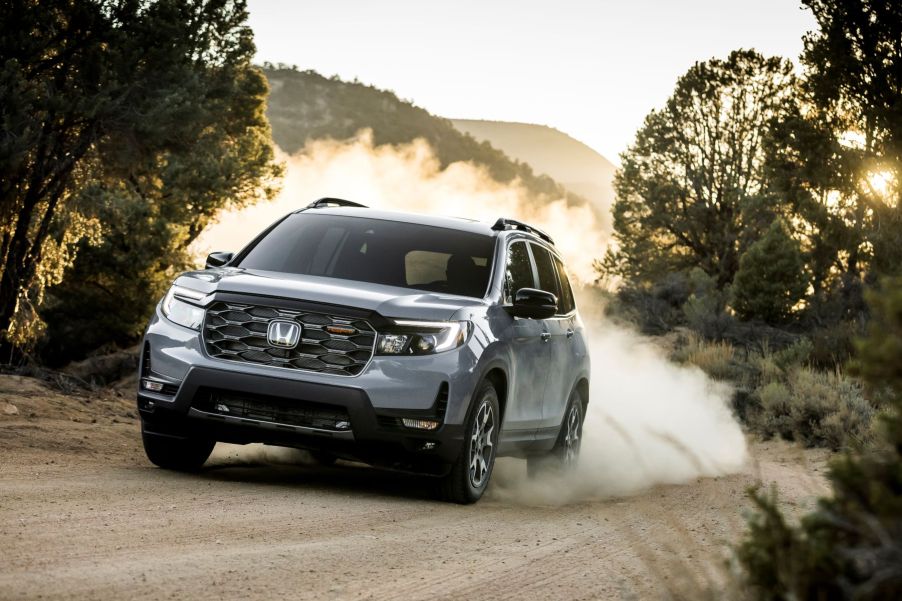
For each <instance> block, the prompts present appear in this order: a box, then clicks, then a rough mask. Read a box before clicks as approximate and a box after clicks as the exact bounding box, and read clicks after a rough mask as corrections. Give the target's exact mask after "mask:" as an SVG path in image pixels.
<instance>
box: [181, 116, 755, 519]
mask: <svg viewBox="0 0 902 601" xmlns="http://www.w3.org/2000/svg"><path fill="white" fill-rule="evenodd" d="M282 160H283V161H284V162H285V167H286V173H285V179H284V182H283V188H282V191H281V193H280V194H279V196H278V197H277V198H276V199H275V200H274V201H273V202H271V203H261V204H258V205H256V206H253V207H249V208H246V209H243V210H241V211H235V212H232V213H229V214H226V215H223V216H222V217H221V219H220V221H219V223H217V224H215V225H213V226H211V227H210V228H208V230H207V231H205V232H204V233H203V234H202V235H201V237H200V238H199V239H198V240H197V242H196V244H195V246H194V251H195V252H196V254H197V255H198V256H202V255H203V254H204V253H206V252H209V251H211V250H232V251H236V250H238V249H240V248H241V247H242V246H243V245H244V244H246V243H247V242H249V241H250V240H251V238H253V236H254V235H256V233H257V232H259V231H261V230H262V229H263V228H265V227H266V226H267V225H269V224H270V223H271V222H273V221H275V220H276V219H278V218H279V217H281V216H282V215H284V214H286V213H288V212H290V211H293V210H296V209H298V208H301V207H303V206H305V205H307V204H309V203H310V202H311V201H312V200H315V199H317V198H320V197H324V196H332V197H339V198H347V199H351V200H355V201H357V202H362V203H363V204H366V205H368V206H371V207H378V208H383V209H394V210H404V211H415V212H419V213H432V214H440V215H449V216H457V217H467V218H471V219H479V220H486V221H494V220H495V219H497V218H498V217H499V216H506V217H513V218H517V219H521V220H523V221H526V222H528V223H531V224H533V225H536V226H538V227H541V228H542V229H544V230H546V231H547V232H548V233H549V234H550V235H551V236H552V237H553V238H554V239H555V242H556V246H557V248H558V250H559V251H560V252H561V254H562V255H563V256H564V257H565V259H566V261H567V263H568V266H569V269H570V272H571V275H572V276H573V277H574V278H575V279H576V280H577V281H578V284H579V283H582V284H583V285H582V286H580V287H582V288H583V291H582V293H581V294H580V296H581V297H582V303H581V304H580V311H581V313H582V315H583V319H584V321H585V322H586V325H587V328H588V331H589V337H590V346H591V351H592V382H591V391H590V399H591V401H590V403H589V409H588V413H587V416H586V424H585V428H584V432H583V446H582V453H581V458H580V462H579V465H578V466H577V468H576V470H574V471H573V472H571V473H570V474H548V475H546V476H543V477H542V478H538V479H533V480H531V479H529V478H527V477H526V470H525V462H523V461H518V460H513V459H506V460H500V461H499V463H498V465H497V466H496V471H495V474H494V476H493V482H492V484H491V486H490V489H489V493H488V496H489V498H492V499H495V500H498V501H501V502H518V503H528V504H564V503H572V502H577V501H580V500H585V499H590V498H601V497H611V496H622V495H628V494H632V493H635V492H638V491H640V490H642V489H645V488H648V487H650V486H654V485H657V484H675V483H681V482H687V481H690V480H692V479H694V478H698V477H707V476H719V475H725V474H728V473H732V472H735V471H737V470H739V469H741V468H742V467H743V465H744V464H745V461H746V443H745V438H744V436H743V434H742V431H741V429H740V427H739V425H738V423H737V422H736V420H735V419H734V418H733V416H732V415H731V413H730V411H729V409H728V408H727V407H728V404H727V403H728V399H729V396H730V393H731V391H730V390H729V388H727V387H726V386H724V385H722V384H717V383H715V382H713V381H711V380H710V379H708V378H707V377H706V376H705V375H704V373H703V372H701V371H700V370H698V369H696V368H688V367H683V366H678V365H675V364H673V363H671V362H670V361H668V359H667V358H666V356H665V354H664V353H663V351H662V350H661V349H660V348H659V347H657V346H656V345H655V344H654V343H652V342H651V341H650V340H648V339H645V338H642V337H641V336H639V335H637V334H635V333H632V332H630V331H627V330H625V329H623V328H620V327H618V326H615V325H614V324H612V323H610V322H609V321H608V320H605V319H604V318H603V316H602V312H601V307H600V305H599V301H598V300H596V299H594V298H593V295H592V294H591V288H587V287H586V286H585V284H586V283H590V282H592V281H593V280H594V279H595V276H594V270H593V267H592V262H593V260H594V259H595V258H598V257H600V256H601V255H602V254H603V253H604V251H605V248H606V245H607V240H608V239H609V232H608V231H606V227H605V226H604V224H605V223H606V222H607V221H608V220H607V219H603V218H599V216H598V215H597V214H596V213H595V212H594V211H593V209H592V208H590V207H589V206H574V205H572V204H568V203H567V202H566V201H565V200H563V199H555V198H537V197H535V195H533V194H531V193H530V192H529V191H528V190H527V189H526V188H525V187H524V186H522V185H521V184H520V183H519V182H517V181H514V182H512V183H509V184H500V183H498V182H496V181H495V180H493V179H492V178H491V177H490V176H489V174H488V173H487V172H486V171H485V169H483V168H482V167H479V166H476V165H473V164H471V163H464V162H459V163H453V164H451V165H448V166H447V167H446V168H444V169H442V168H441V165H440V164H439V162H438V160H437V159H436V158H435V155H434V153H433V151H432V149H431V147H430V146H429V144H428V143H427V142H425V141H423V140H417V141H414V142H413V143H410V144H402V145H383V146H374V145H373V142H372V136H371V135H370V134H369V133H368V132H366V131H364V132H362V133H361V134H359V135H358V136H357V137H356V138H355V139H352V140H347V141H334V140H322V141H315V142H311V143H308V145H307V147H306V148H305V149H304V150H302V151H301V152H299V153H298V154H296V155H293V156H291V157H288V156H285V155H283V156H282ZM267 453H269V455H267ZM230 456H231V457H232V458H233V459H234V460H238V461H259V460H261V459H262V460H263V461H275V462H283V461H291V460H292V458H293V457H295V455H290V454H285V453H273V452H270V451H264V450H261V449H258V448H255V449H248V450H247V451H244V452H242V451H241V450H236V449H234V448H232V449H230V450H228V451H227V452H223V453H221V454H219V455H218V457H219V460H221V461H228V460H229V457H230Z"/></svg>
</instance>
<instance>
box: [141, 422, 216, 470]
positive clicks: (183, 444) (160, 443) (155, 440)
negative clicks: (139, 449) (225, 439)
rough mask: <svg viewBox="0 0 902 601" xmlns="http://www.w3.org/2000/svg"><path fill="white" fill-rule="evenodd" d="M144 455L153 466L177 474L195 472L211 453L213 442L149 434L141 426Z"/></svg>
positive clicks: (214, 442) (202, 439)
mask: <svg viewBox="0 0 902 601" xmlns="http://www.w3.org/2000/svg"><path fill="white" fill-rule="evenodd" d="M141 439H142V440H143V441H144V453H145V454H147V458H148V459H150V462H151V463H153V464H154V465H156V466H158V467H161V468H163V469H167V470H175V471H179V472H193V471H197V470H199V469H200V468H201V466H203V464H204V462H205V461H206V460H207V459H208V458H209V457H210V453H212V452H213V447H214V446H215V445H216V441H215V440H208V439H204V438H182V437H176V436H167V435H165V434H162V433H154V432H149V431H147V429H146V428H145V426H144V424H143V423H142V424H141Z"/></svg>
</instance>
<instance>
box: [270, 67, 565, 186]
mask: <svg viewBox="0 0 902 601" xmlns="http://www.w3.org/2000/svg"><path fill="white" fill-rule="evenodd" d="M264 73H265V74H266V77H267V79H268V80H269V84H270V88H271V90H270V95H269V104H268V108H267V117H269V121H270V123H271V125H272V133H273V139H274V140H275V142H276V144H278V146H279V147H280V148H281V149H282V150H284V151H286V152H289V153H294V152H297V151H298V150H300V149H301V148H303V147H304V144H305V143H306V141H307V140H315V139H320V138H334V139H339V140H342V139H346V138H351V137H353V136H354V135H355V134H356V133H357V132H358V131H360V130H361V129H365V128H369V129H372V131H373V142H374V143H375V144H376V145H379V144H401V143H407V142H410V141H412V140H414V139H416V138H425V139H426V140H427V141H429V143H430V144H431V145H432V147H433V148H434V149H435V152H436V155H437V157H438V159H439V161H441V163H442V166H446V165H448V164H450V163H454V162H457V161H472V162H474V163H479V164H482V165H484V166H485V167H486V168H487V169H488V171H489V173H490V174H491V175H492V177H493V178H494V179H495V180H497V181H499V182H502V183H506V182H509V181H511V180H513V179H515V178H520V180H521V181H522V182H523V184H524V185H525V186H526V187H527V188H528V189H529V190H530V191H531V192H533V193H534V194H536V195H546V196H547V197H552V198H561V197H564V196H568V197H569V199H570V200H572V201H575V202H581V201H582V199H580V198H578V197H577V196H576V195H575V194H568V192H567V190H566V189H565V188H564V187H563V186H561V185H560V184H559V183H557V182H555V181H554V180H553V179H552V178H551V177H548V176H544V175H537V174H535V173H533V170H532V169H531V168H530V166H529V165H528V164H526V163H525V162H519V161H517V160H513V159H511V158H509V157H508V156H507V155H506V154H505V153H504V152H502V151H501V150H498V149H497V148H495V147H493V146H492V144H490V143H488V142H484V141H483V142H480V141H477V140H476V139H475V138H473V137H471V136H469V135H467V134H466V133H463V132H461V131H460V130H458V129H457V128H455V127H454V125H452V123H451V122H450V121H449V120H447V119H443V118H441V117H436V116H435V115H432V114H430V113H429V112H428V111H426V110H424V109H422V108H419V107H417V106H414V105H413V104H411V103H410V102H406V101H404V100H401V99H399V98H398V97H397V96H396V95H395V94H394V93H393V92H390V91H387V90H380V89H378V88H376V87H373V86H368V85H364V84H361V83H358V82H347V81H342V80H340V79H338V78H337V77H332V78H326V77H323V76H322V75H320V74H318V73H316V72H314V71H295V70H293V69H288V68H273V67H271V66H266V67H265V68H264Z"/></svg>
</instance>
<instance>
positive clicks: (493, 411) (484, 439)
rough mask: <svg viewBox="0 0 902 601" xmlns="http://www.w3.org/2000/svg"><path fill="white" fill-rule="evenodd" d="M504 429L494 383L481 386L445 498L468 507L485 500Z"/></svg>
mask: <svg viewBox="0 0 902 601" xmlns="http://www.w3.org/2000/svg"><path fill="white" fill-rule="evenodd" d="M500 429H501V414H500V412H499V410H498V393H497V392H495V387H494V386H492V383H491V382H488V381H486V382H483V383H482V384H481V385H480V387H479V389H478V390H477V392H476V396H475V399H474V402H473V404H472V406H471V407H470V413H469V415H468V416H467V422H466V424H465V428H464V440H463V445H462V448H461V451H460V454H459V455H458V457H457V460H456V461H455V462H454V464H453V465H452V466H451V471H450V472H449V473H448V475H447V476H445V477H444V479H443V480H442V495H443V496H444V498H445V499H447V500H449V501H453V502H455V503H461V504H467V503H475V502H476V501H478V500H479V499H480V497H482V494H483V493H484V492H485V489H486V487H487V486H488V483H489V478H491V476H492V468H493V467H494V465H495V456H496V454H497V451H498V434H499V431H500Z"/></svg>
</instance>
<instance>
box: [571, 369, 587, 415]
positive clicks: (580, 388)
mask: <svg viewBox="0 0 902 601" xmlns="http://www.w3.org/2000/svg"><path fill="white" fill-rule="evenodd" d="M574 388H575V389H576V391H577V392H579V396H580V397H581V398H582V400H583V414H585V411H586V408H587V407H588V406H589V378H587V377H585V376H581V377H580V378H579V379H578V380H577V381H576V386H575V387H574Z"/></svg>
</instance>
